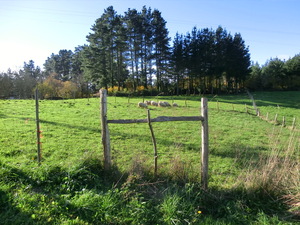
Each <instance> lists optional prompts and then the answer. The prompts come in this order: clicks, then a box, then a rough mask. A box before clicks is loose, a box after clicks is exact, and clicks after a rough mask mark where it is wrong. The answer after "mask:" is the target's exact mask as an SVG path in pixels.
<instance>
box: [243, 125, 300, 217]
mask: <svg viewBox="0 0 300 225" xmlns="http://www.w3.org/2000/svg"><path fill="white" fill-rule="evenodd" d="M282 129H283V128H282ZM280 137H281V130H279V131H278V129H274V130H273V133H272V134H271V135H270V144H271V145H270V151H269V152H268V154H267V155H260V160H259V161H258V162H256V163H250V164H249V165H248V171H247V173H246V174H243V175H242V176H239V178H238V180H239V182H238V183H239V185H240V186H242V187H243V188H244V189H245V190H246V191H247V192H251V191H253V190H256V191H259V192H261V193H262V194H263V195H264V196H266V195H267V196H273V197H274V198H277V199H280V200H283V202H284V203H286V204H287V205H289V206H290V207H291V208H292V210H291V211H292V214H293V215H294V216H296V217H299V215H300V155H299V150H300V148H299V146H300V135H299V132H295V131H291V134H290V137H289V139H288V140H286V143H285V144H284V145H282V144H281V145H280V144H279V142H280V140H281V138H280Z"/></svg>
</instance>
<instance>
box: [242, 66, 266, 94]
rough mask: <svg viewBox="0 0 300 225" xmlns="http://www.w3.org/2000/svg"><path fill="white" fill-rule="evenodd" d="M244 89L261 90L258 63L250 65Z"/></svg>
mask: <svg viewBox="0 0 300 225" xmlns="http://www.w3.org/2000/svg"><path fill="white" fill-rule="evenodd" d="M246 87H247V88H249V89H251V90H262V89H263V78H262V69H261V67H260V66H259V64H258V63H256V64H253V65H251V67H250V75H249V77H248V79H247V81H246Z"/></svg>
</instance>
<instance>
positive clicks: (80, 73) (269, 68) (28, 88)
mask: <svg viewBox="0 0 300 225" xmlns="http://www.w3.org/2000/svg"><path fill="white" fill-rule="evenodd" d="M86 38H87V42H88V44H86V45H82V46H77V47H76V48H75V50H74V51H72V50H67V49H62V50H60V51H59V52H58V53H52V54H51V55H50V56H49V57H48V58H47V59H46V60H45V63H44V70H42V69H41V68H39V67H36V66H35V65H34V61H32V60H30V61H29V62H25V63H24V66H23V68H22V69H21V70H20V71H11V70H10V69H8V71H7V72H6V73H0V98H7V97H11V96H13V97H20V98H29V97H30V96H32V94H33V91H32V90H33V89H34V88H35V87H36V86H37V85H39V87H40V88H43V95H44V96H45V97H47V96H48V97H51V96H52V97H55V96H56V97H70V96H71V93H73V94H72V95H73V96H74V93H76V96H81V97H83V96H87V95H88V94H89V92H95V91H96V90H97V89H99V88H102V87H104V88H107V89H109V90H114V91H127V92H129V93H133V92H136V91H143V92H144V94H147V93H148V94H149V93H156V94H158V93H160V94H162V93H163V94H177V95H178V94H196V93H197V94H198V93H220V92H227V93H228V92H237V91H239V90H241V89H243V88H249V89H252V90H299V89H300V55H295V56H294V57H292V58H290V59H289V60H287V61H283V60H280V59H278V58H274V59H270V60H268V61H267V62H266V64H265V65H262V66H260V65H258V64H254V63H252V64H251V61H250V52H249V48H248V46H246V44H245V41H244V40H243V38H242V35H241V34H240V33H235V34H231V33H230V32H228V31H227V30H226V29H224V28H223V27H221V26H219V27H217V29H216V30H214V29H212V28H202V29H198V28H197V27H194V28H192V30H191V31H190V32H187V33H186V34H185V35H183V34H180V33H177V34H176V35H175V37H174V38H173V40H172V46H171V44H170V42H171V38H170V37H169V32H168V29H167V21H166V20H165V19H164V18H163V16H162V13H161V12H160V11H159V10H158V9H151V8H150V7H149V8H147V7H146V6H144V7H143V8H142V9H141V11H138V10H136V9H130V8H129V9H128V10H127V11H126V12H124V14H118V13H117V12H116V11H115V10H114V8H113V6H110V7H108V8H107V9H105V10H104V13H103V14H102V15H101V16H100V17H99V18H98V19H96V21H95V23H94V24H93V25H92V26H91V32H90V33H89V34H88V35H87V36H86ZM53 84H57V85H56V86H58V87H60V88H59V90H56V89H55V88H54V86H55V85H53ZM54 95H55V96H54Z"/></svg>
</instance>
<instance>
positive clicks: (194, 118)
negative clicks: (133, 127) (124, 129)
mask: <svg viewBox="0 0 300 225" xmlns="http://www.w3.org/2000/svg"><path fill="white" fill-rule="evenodd" d="M170 121H204V117H202V116H180V117H170V116H158V117H156V118H152V119H151V120H150V122H170ZM148 122H149V121H148V119H129V120H107V123H119V124H129V123H148Z"/></svg>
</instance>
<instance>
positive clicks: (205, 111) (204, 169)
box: [201, 98, 209, 190]
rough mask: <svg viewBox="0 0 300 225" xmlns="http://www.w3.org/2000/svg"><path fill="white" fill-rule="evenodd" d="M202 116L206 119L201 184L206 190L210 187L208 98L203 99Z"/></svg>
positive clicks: (203, 132) (203, 127) (203, 130)
mask: <svg viewBox="0 0 300 225" xmlns="http://www.w3.org/2000/svg"><path fill="white" fill-rule="evenodd" d="M201 116H202V117H203V118H204V120H203V121H202V134H201V138H202V141H201V142H202V143H201V148H202V158H201V184H202V188H203V189H204V190H207V187H208V154H209V149H208V106H207V98H202V99H201Z"/></svg>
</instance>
